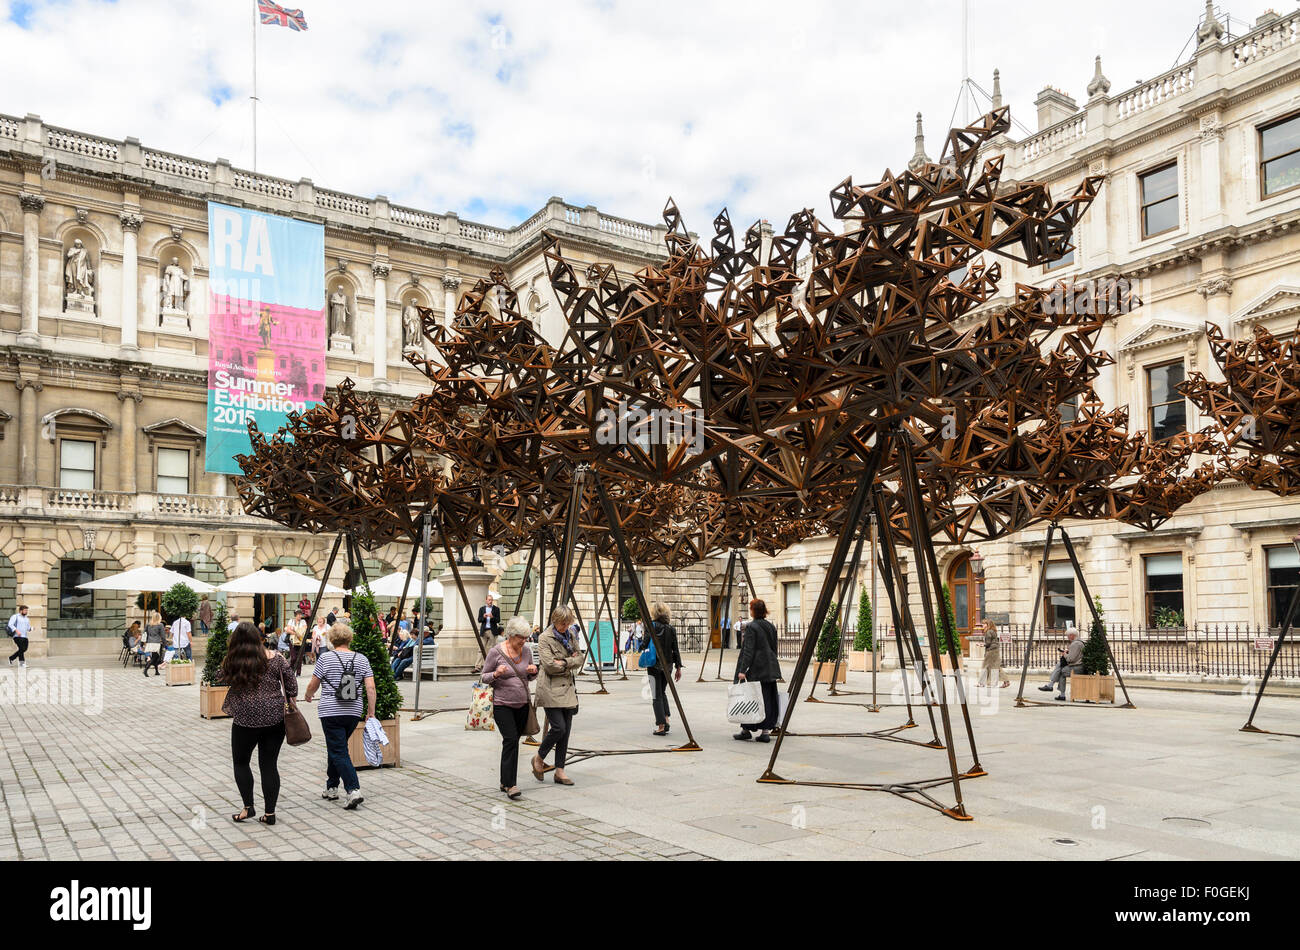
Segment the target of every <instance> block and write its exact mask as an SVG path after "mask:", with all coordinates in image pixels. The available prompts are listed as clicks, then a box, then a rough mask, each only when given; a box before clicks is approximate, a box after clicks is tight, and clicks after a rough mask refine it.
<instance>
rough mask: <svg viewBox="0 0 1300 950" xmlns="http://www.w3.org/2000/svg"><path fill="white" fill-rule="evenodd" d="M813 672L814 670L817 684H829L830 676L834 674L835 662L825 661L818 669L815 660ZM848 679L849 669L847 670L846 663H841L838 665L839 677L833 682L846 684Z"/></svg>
mask: <svg viewBox="0 0 1300 950" xmlns="http://www.w3.org/2000/svg"><path fill="white" fill-rule="evenodd" d="M813 670H814V672H815V673H816V675H817V682H819V683H830V681H831V677H832V676H833V675H834V673H835V661H834V660H827V661H826V662H825V663H822V664H821V665H820V668H819V667H818V663H817V661H816V660H813ZM848 678H849V668H848V664H846V663H841V664H840V675H839V676H837V677H836V678H835V682H836V683H844V682H847V681H848Z"/></svg>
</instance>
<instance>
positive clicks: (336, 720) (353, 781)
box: [320, 716, 361, 792]
mask: <svg viewBox="0 0 1300 950" xmlns="http://www.w3.org/2000/svg"><path fill="white" fill-rule="evenodd" d="M360 722H361V717H360V716H321V719H320V728H321V732H323V733H324V734H325V752H326V754H327V755H328V756H329V759H328V760H327V762H326V764H325V787H326V788H338V787H339V780H340V779H342V780H343V790H344V791H345V792H355V791H356V790H357V789H359V788H360V787H361V781H360V779H358V778H357V770H356V768H354V767H353V765H352V756H350V755H348V739H350V738H351V737H352V732H353V730H355V729H356V728H357V726H358V725H359V724H360Z"/></svg>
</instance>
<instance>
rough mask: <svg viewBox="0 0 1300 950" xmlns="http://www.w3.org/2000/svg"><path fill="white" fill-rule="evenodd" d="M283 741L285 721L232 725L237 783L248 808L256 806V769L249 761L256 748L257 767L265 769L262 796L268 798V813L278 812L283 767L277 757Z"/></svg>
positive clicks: (262, 770) (231, 738)
mask: <svg viewBox="0 0 1300 950" xmlns="http://www.w3.org/2000/svg"><path fill="white" fill-rule="evenodd" d="M283 744H284V723H283V722H278V723H276V724H275V725H274V726H262V727H261V728H255V729H254V728H249V727H247V726H239V725H234V724H232V725H231V727H230V754H231V756H232V757H233V758H234V760H235V785H236V786H238V788H239V795H240V798H242V799H243V801H244V807H245V808H248V809H252V807H253V770H252V769H251V768H249V765H248V763H249V762H250V761H251V760H252V758H253V750H254V749H256V750H257V768H258V770H259V771H260V772H261V773H262V798H264V799H265V800H266V809H265V812H266V814H268V815H271V814H274V813H275V802H276V799H278V798H279V797H280V770H279V768H277V767H276V760H277V759H278V758H279V757H280V746H281V745H283Z"/></svg>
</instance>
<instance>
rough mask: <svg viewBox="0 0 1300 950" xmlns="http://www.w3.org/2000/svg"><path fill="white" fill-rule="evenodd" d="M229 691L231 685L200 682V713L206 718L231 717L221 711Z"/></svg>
mask: <svg viewBox="0 0 1300 950" xmlns="http://www.w3.org/2000/svg"><path fill="white" fill-rule="evenodd" d="M228 692H230V687H229V686H212V685H210V684H208V683H199V715H200V716H202V717H203V718H204V719H229V718H230V717H229V716H227V715H226V714H225V713H223V712H222V711H221V707H222V705H224V704H225V702H226V694H227V693H228Z"/></svg>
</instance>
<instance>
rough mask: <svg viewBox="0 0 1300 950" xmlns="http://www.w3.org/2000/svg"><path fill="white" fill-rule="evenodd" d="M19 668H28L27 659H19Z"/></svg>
mask: <svg viewBox="0 0 1300 950" xmlns="http://www.w3.org/2000/svg"><path fill="white" fill-rule="evenodd" d="M18 668H19V669H20V670H25V669H27V661H26V660H19V661H18Z"/></svg>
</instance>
